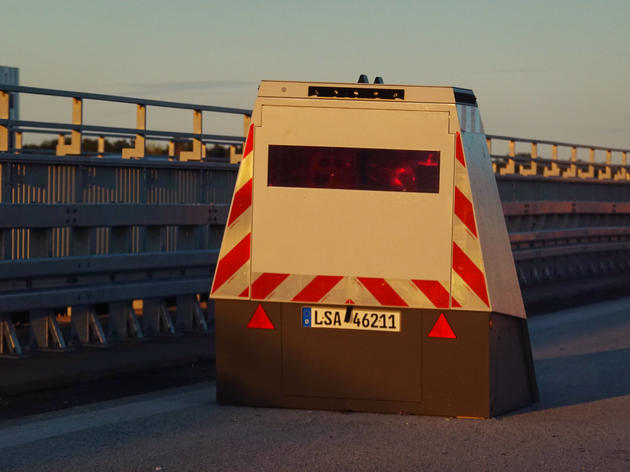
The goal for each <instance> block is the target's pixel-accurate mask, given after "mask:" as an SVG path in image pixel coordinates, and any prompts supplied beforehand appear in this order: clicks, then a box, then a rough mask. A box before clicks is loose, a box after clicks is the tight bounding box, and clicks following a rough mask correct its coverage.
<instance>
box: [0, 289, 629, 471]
mask: <svg viewBox="0 0 630 472" xmlns="http://www.w3.org/2000/svg"><path fill="white" fill-rule="evenodd" d="M530 334H531V338H532V343H533V350H534V357H535V362H536V372H537V376H538V385H539V388H540V396H541V402H540V403H539V404H537V405H535V406H534V407H531V408H528V409H525V410H520V411H517V412H514V413H512V414H509V415H505V416H502V417H499V418H494V419H490V420H465V419H451V418H437V417H416V416H398V415H378V414H366V413H339V412H325V411H324V412H322V411H306V410H280V409H258V408H238V407H225V406H218V405H217V404H216V403H215V388H214V383H212V382H205V383H197V384H194V385H188V386H184V387H178V388H175V389H170V390H162V391H159V392H153V393H149V394H143V395H136V396H131V397H125V398H122V399H117V400H111V401H106V402H100V403H95V404H91V405H83V406H78V407H74V408H70V409H65V410H58V411H54V412H50V413H44V414H38V415H31V416H28V417H22V418H14V419H10V420H5V421H2V422H0V471H3V472H4V471H47V472H49V471H66V472H67V471H75V470H76V471H83V470H86V471H87V470H90V471H97V470H107V471H109V470H114V471H136V470H137V471H204V470H207V471H213V470H225V471H240V470H251V471H274V472H279V471H291V470H299V471H311V470H313V471H320V470H321V471H331V470H352V471H353V470H359V471H361V470H377V471H380V470H382V471H397V470H401V471H406V470H448V471H468V470H470V471H483V470H488V471H500V470H509V471H512V472H513V471H520V470H536V471H542V470H545V471H546V470H558V471H580V470H586V471H594V470H601V471H630V298H627V299H622V300H616V301H611V302H605V303H600V304H597V305H591V306H586V307H582V308H572V309H569V310H565V311H560V312H556V313H552V314H548V315H543V316H539V317H535V318H532V319H530Z"/></svg>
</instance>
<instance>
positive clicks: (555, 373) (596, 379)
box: [512, 349, 630, 415]
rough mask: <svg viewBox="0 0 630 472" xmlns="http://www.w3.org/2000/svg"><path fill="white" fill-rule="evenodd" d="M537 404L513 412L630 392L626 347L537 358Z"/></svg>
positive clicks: (545, 408) (627, 350) (558, 405)
mask: <svg viewBox="0 0 630 472" xmlns="http://www.w3.org/2000/svg"><path fill="white" fill-rule="evenodd" d="M535 367H536V374H537V377H538V387H539V389H540V403H538V404H537V405H535V406H533V407H531V408H528V409H526V410H519V411H516V412H514V413H512V414H513V415H518V414H524V413H527V412H529V411H540V410H547V409H552V408H558V407H563V406H570V405H579V404H582V403H589V402H593V401H597V400H604V399H607V398H614V397H620V396H624V395H630V375H628V372H630V349H617V350H611V351H602V352H594V353H589V354H580V355H572V356H565V357H552V358H547V359H537V360H536V361H535Z"/></svg>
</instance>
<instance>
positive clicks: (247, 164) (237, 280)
mask: <svg viewBox="0 0 630 472" xmlns="http://www.w3.org/2000/svg"><path fill="white" fill-rule="evenodd" d="M253 161H254V125H253V124H252V125H251V126H250V127H249V132H248V133H247V139H246V140H245V145H244V146H243V159H242V160H241V164H240V168H239V170H238V175H237V177H236V185H235V186H234V196H233V197H232V205H231V207H230V214H229V216H228V221H227V225H226V226H225V232H224V233H223V241H222V243H221V250H220V252H219V259H218V263H217V269H216V272H215V274H214V281H213V283H212V290H211V292H210V294H211V295H212V296H215V297H217V298H249V286H250V276H251V274H250V272H251V267H250V265H251V238H252V183H253V182H252V181H253Z"/></svg>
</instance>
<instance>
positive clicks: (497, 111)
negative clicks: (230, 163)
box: [0, 0, 630, 148]
mask: <svg viewBox="0 0 630 472" xmlns="http://www.w3.org/2000/svg"><path fill="white" fill-rule="evenodd" d="M0 12H1V14H0V43H1V44H2V53H1V54H0V64H2V65H9V66H15V67H19V68H20V74H21V82H22V84H23V85H31V86H37V87H47V88H61V89H70V90H79V91H87V92H99V93H109V94H121V95H130V96H141V97H147V98H156V99H165V100H177V101H186V102H193V103H203V104H221V105H230V106H237V107H245V108H249V107H251V106H252V104H253V101H254V99H255V96H256V85H257V83H258V82H259V81H260V80H262V79H279V80H284V79H286V80H307V81H308V80H313V81H340V82H354V81H356V79H357V77H358V75H359V74H361V73H366V74H368V75H369V76H370V77H373V76H374V75H382V76H383V77H384V79H385V81H386V82H387V83H402V84H423V85H455V86H460V87H467V88H472V89H473V90H474V91H475V93H476V95H477V98H478V101H479V104H480V109H481V113H482V117H483V120H484V124H485V128H486V131H487V132H488V133H492V134H505V135H512V136H520V137H532V138H539V139H555V140H561V141H571V142H578V143H585V144H599V145H607V146H617V147H624V148H630V93H629V89H628V82H629V77H630V39H629V33H628V26H627V25H628V20H629V19H630V0H602V1H601V2H594V1H583V0H546V1H540V0H529V1H527V2H526V1H519V2H516V1H507V0H506V1H489V0H476V1H470V0H442V1H433V2H425V1H406V0H400V1H390V2H386V1H375V0H362V1H343V0H338V1H329V0H311V1H293V2H283V1H277V0H267V1H265V2H254V1H245V0H232V1H221V2H219V1H197V0H179V1H172V0H171V1H165V0H152V1H133V0H128V1H122V0H109V1H106V2H105V1H104V2H96V1H86V0H83V1H78V0H58V1H54V2H53V1H44V0H40V1H37V0H0ZM22 103H23V105H22V117H23V118H29V119H30V118H33V119H42V120H44V119H46V120H50V119H54V118H55V115H56V114H57V115H58V113H59V111H58V110H59V108H58V107H59V106H62V110H63V111H62V113H64V114H67V115H69V113H70V112H69V109H68V108H69V107H64V106H63V105H59V102H58V101H54V100H52V101H51V100H48V101H46V100H44V101H42V100H39V101H37V100H35V99H33V98H32V97H26V98H25V99H23V102H22ZM62 103H65V102H62ZM127 111H128V109H127V108H124V109H122V111H121V110H119V109H113V108H111V107H109V108H108V107H104V108H102V109H101V110H99V113H100V115H99V116H98V117H97V113H96V111H90V109H86V117H87V118H88V119H90V118H91V117H95V118H94V120H95V122H100V123H102V124H119V125H120V126H127V125H133V123H134V121H135V117H134V116H133V112H131V113H127ZM123 115H124V116H123ZM154 116H156V115H154ZM64 117H65V115H64ZM64 117H62V118H61V119H64ZM149 118H150V119H151V116H150V117H149ZM154 120H155V121H154V123H155V124H154V126H153V127H158V126H159V127H160V128H163V127H168V126H169V122H173V120H175V121H177V122H178V123H177V124H176V125H174V126H173V127H176V128H180V129H181V128H186V127H187V126H189V120H190V117H188V115H185V116H181V115H179V114H178V115H172V116H171V117H162V116H160V117H159V120H158V119H157V118H154ZM169 120H170V121H169ZM180 122H181V123H180ZM209 123H210V121H207V122H206V126H205V129H204V131H205V132H212V131H214V129H209V126H210V124H209ZM150 125H151V124H150ZM212 126H213V127H216V128H217V129H218V130H220V131H222V132H223V131H226V129H225V128H226V127H227V128H229V130H232V131H233V132H240V123H239V122H238V121H232V122H229V123H227V124H223V123H216V124H214V123H212Z"/></svg>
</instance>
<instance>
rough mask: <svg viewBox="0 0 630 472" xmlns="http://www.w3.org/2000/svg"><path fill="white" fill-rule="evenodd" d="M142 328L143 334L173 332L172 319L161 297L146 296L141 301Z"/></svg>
mask: <svg viewBox="0 0 630 472" xmlns="http://www.w3.org/2000/svg"><path fill="white" fill-rule="evenodd" d="M142 329H143V331H144V334H145V335H147V336H148V335H156V334H161V333H166V334H175V327H174V326H173V320H172V319H171V315H170V313H169V312H168V308H167V306H166V303H165V302H164V300H163V299H160V298H147V299H145V300H144V303H143V310H142Z"/></svg>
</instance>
